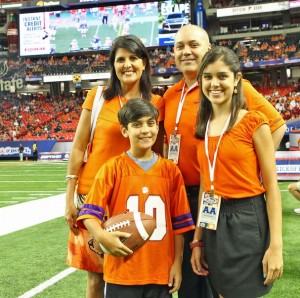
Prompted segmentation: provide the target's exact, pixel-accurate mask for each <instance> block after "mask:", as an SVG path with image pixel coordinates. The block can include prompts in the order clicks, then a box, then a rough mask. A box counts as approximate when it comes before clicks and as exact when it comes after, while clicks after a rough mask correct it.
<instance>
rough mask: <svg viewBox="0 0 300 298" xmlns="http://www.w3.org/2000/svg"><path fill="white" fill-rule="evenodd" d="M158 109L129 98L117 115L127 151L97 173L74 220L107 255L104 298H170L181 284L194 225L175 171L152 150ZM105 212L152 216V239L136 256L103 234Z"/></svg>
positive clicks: (118, 234)
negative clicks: (186, 245)
mask: <svg viewBox="0 0 300 298" xmlns="http://www.w3.org/2000/svg"><path fill="white" fill-rule="evenodd" d="M157 117H158V110H157V109H156V107H155V106H153V105H152V104H151V103H149V102H148V101H145V100H141V99H131V100H129V101H128V102H127V103H126V104H125V105H124V106H123V107H122V109H121V110H120V111H119V113H118V118H119V122H120V124H121V132H122V134H123V136H124V137H126V138H129V140H130V149H129V150H128V151H127V152H124V153H123V154H122V155H120V156H117V157H115V158H112V159H110V160H109V161H108V162H107V163H105V164H104V165H103V166H102V167H101V168H100V170H99V172H98V174H97V175H96V178H95V182H94V184H93V187H92V188H91V190H90V192H89V194H88V195H87V198H86V200H85V204H84V205H83V209H82V211H81V212H80V214H79V217H78V224H79V226H80V227H81V228H87V229H88V230H89V232H90V233H91V234H92V235H93V236H94V237H95V240H96V241H97V242H99V243H101V245H103V246H104V247H105V248H106V250H108V251H109V252H110V254H106V255H105V257H104V279H105V281H106V290H105V291H106V296H105V297H106V298H121V297H122V298H123V297H130V296H131V297H135V298H143V297H170V298H171V297H172V293H174V292H175V291H177V290H178V289H179V287H180V284H181V263H182V253H183V241H184V240H183V233H184V232H187V231H190V230H193V229H194V223H193V220H192V216H191V213H190V208H189V204H188V201H187V196H186V191H185V186H184V182H183V178H182V175H181V173H180V171H179V170H178V167H177V166H176V165H175V164H174V163H173V162H172V161H169V160H166V159H164V158H162V157H160V156H158V155H157V154H155V153H154V152H153V151H152V150H151V148H152V145H153V144H154V142H155V140H156V137H157V134H158V123H157ZM106 208H107V209H108V214H109V215H110V216H113V215H115V214H119V213H122V212H124V211H126V210H128V211H140V212H145V213H147V214H149V215H152V216H155V218H156V222H157V227H156V229H155V231H154V233H153V235H152V236H151V238H150V240H149V241H148V242H147V243H146V244H145V245H144V246H143V247H142V248H140V249H138V250H137V251H135V252H134V253H133V252H132V251H131V250H130V249H129V248H127V247H126V246H125V245H124V244H123V243H122V242H121V241H120V239H119V238H120V237H128V234H127V233H122V232H110V233H109V232H106V231H104V230H103V229H102V228H101V222H102V220H103V217H104V213H105V210H106Z"/></svg>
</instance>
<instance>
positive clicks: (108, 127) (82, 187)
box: [77, 87, 164, 194]
mask: <svg viewBox="0 0 300 298" xmlns="http://www.w3.org/2000/svg"><path fill="white" fill-rule="evenodd" d="M96 92H97V87H95V88H93V89H92V90H91V91H90V92H89V93H88V95H87V98H86V100H85V102H84V103H83V106H82V107H83V108H84V109H87V110H92V107H93V102H94V97H95V95H96ZM151 102H152V103H153V104H154V105H155V106H156V107H157V108H158V110H159V119H158V120H159V121H160V120H161V119H163V117H164V116H163V112H164V110H163V100H162V97H161V96H159V95H152V99H151ZM124 103H125V102H122V103H120V99H119V97H118V96H116V97H114V98H113V99H111V100H105V101H104V103H103V106H102V109H101V111H100V113H99V116H98V120H97V124H96V129H95V134H94V138H93V142H92V151H91V153H90V155H89V158H88V161H87V163H86V164H85V165H84V167H83V168H82V171H81V174H80V178H79V180H78V190H77V192H78V193H80V194H87V193H88V191H89V189H90V187H91V185H92V183H93V179H94V177H95V176H96V173H97V171H98V170H99V168H100V166H101V165H102V164H103V163H105V162H106V161H107V160H108V159H110V158H111V157H114V156H117V155H119V154H121V153H122V152H124V151H126V150H128V149H129V147H130V144H129V140H128V139H127V138H124V137H123V135H122V134H121V131H120V124H119V121H118V112H119V110H120V108H121V104H124Z"/></svg>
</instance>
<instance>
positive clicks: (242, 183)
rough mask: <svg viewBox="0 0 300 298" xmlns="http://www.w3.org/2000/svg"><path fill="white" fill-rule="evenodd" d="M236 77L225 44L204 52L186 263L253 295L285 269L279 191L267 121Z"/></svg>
mask: <svg viewBox="0 0 300 298" xmlns="http://www.w3.org/2000/svg"><path fill="white" fill-rule="evenodd" d="M241 78H242V74H241V72H240V63H239V60H238V58H237V56H236V55H235V53H234V52H233V51H231V50H230V49H228V48H225V47H215V48H213V49H212V50H211V51H209V52H207V53H206V54H205V56H204V57H203V60H202V64H201V67H200V72H199V80H200V82H199V85H200V86H202V92H201V97H202V100H201V103H200V108H199V111H198V118H197V125H196V138H198V139H199V140H198V146H197V157H198V161H199V165H200V174H201V184H200V194H199V200H201V204H200V208H199V214H198V222H197V228H196V230H195V235H194V240H193V242H192V243H191V248H192V249H193V252H192V258H191V264H192V268H193V271H194V272H195V273H196V274H198V275H207V274H208V272H209V274H208V277H209V279H210V281H211V283H212V286H213V288H214V289H215V290H216V291H217V292H218V293H219V295H220V297H249V298H254V297H259V296H262V295H264V294H266V293H268V292H269V291H270V289H271V287H272V283H273V281H274V280H276V279H278V278H280V277H281V275H282V268H283V261H282V231H281V225H282V219H281V197H280V192H279V188H278V185H277V176H276V166H275V152H274V143H273V141H272V136H271V132H270V128H269V126H268V121H267V119H266V117H265V116H264V115H263V114H262V113H260V112H258V111H247V110H245V109H244V106H245V103H244V100H243V97H242V90H241V81H242V80H241ZM261 176H262V180H263V185H262V184H261V181H260V177H261ZM207 198H209V200H208V199H207ZM217 202H220V204H219V206H218V204H217ZM210 204H213V205H210ZM212 206H213V207H212ZM208 213H209V216H207V214H208ZM214 214H215V216H214ZM212 223H213V224H214V225H213V224H212ZM203 247H204V248H205V251H204V255H203V254H202V248H203Z"/></svg>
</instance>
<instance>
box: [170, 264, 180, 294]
mask: <svg viewBox="0 0 300 298" xmlns="http://www.w3.org/2000/svg"><path fill="white" fill-rule="evenodd" d="M181 281H182V273H181V261H180V260H177V261H175V262H174V263H173V265H172V267H171V269H170V274H169V283H168V286H169V287H172V288H171V289H170V291H169V293H170V294H172V293H175V292H176V291H178V290H179V288H180V285H181Z"/></svg>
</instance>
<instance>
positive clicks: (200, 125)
mask: <svg viewBox="0 0 300 298" xmlns="http://www.w3.org/2000/svg"><path fill="white" fill-rule="evenodd" d="M218 60H220V61H223V62H224V63H225V65H227V66H228V67H229V69H230V70H231V71H232V72H233V74H234V76H236V75H237V74H238V73H239V72H240V62H239V59H238V57H237V55H236V54H235V53H234V52H233V51H232V50H230V49H229V48H226V47H222V46H217V47H214V48H212V49H211V50H210V51H208V52H207V53H206V54H205V55H204V57H203V59H202V63H201V66H200V70H199V76H198V81H199V85H200V91H199V92H200V98H201V103H200V106H199V110H198V114H197V122H196V133H195V137H196V138H197V139H204V137H205V130H206V126H207V122H208V120H209V118H210V116H211V114H212V111H213V109H212V104H211V102H210V101H209V100H208V98H207V97H206V96H205V95H204V93H203V91H202V88H201V85H202V74H203V71H204V69H205V68H206V67H207V66H208V65H209V64H212V63H214V62H216V61H218ZM235 89H236V90H237V93H233V94H232V103H231V119H230V122H229V125H228V127H227V130H226V131H229V130H231V129H232V127H233V126H234V124H235V122H236V119H237V116H238V113H239V111H240V109H242V108H245V100H244V97H243V94H242V79H240V80H239V82H238V84H237V86H236V88H235Z"/></svg>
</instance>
